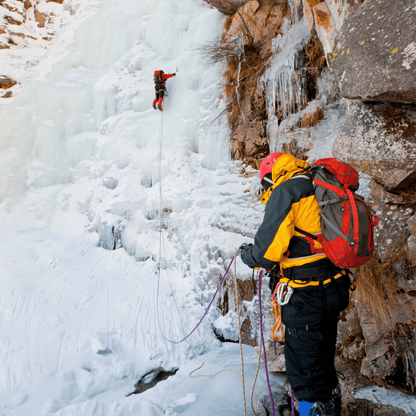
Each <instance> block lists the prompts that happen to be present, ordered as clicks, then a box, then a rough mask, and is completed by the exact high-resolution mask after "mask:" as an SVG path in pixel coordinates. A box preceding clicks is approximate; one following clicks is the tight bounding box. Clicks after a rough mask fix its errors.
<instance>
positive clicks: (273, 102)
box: [206, 0, 416, 415]
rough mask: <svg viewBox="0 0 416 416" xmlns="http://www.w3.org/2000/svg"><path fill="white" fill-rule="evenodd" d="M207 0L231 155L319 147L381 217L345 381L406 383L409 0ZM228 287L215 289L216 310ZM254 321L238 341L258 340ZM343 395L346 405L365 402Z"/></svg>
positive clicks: (410, 280) (350, 333) (414, 62)
mask: <svg viewBox="0 0 416 416" xmlns="http://www.w3.org/2000/svg"><path fill="white" fill-rule="evenodd" d="M206 1H207V2H208V3H209V4H210V5H211V6H212V7H216V8H218V10H220V11H221V12H223V13H224V14H226V15H227V16H228V17H227V19H226V23H225V25H224V29H223V36H222V39H221V40H218V41H217V42H218V43H219V44H221V47H223V48H224V51H225V50H226V53H224V54H223V55H222V56H221V57H218V60H219V59H222V60H223V61H224V63H225V64H226V66H225V67H226V70H225V72H224V95H225V97H226V99H227V103H228V107H227V111H228V112H227V116H228V123H229V126H230V128H231V132H232V134H231V141H232V157H233V158H235V159H240V160H242V161H244V162H245V163H246V164H247V165H251V166H252V167H255V168H256V167H257V168H258V166H259V163H260V160H261V158H263V157H264V156H265V155H266V154H267V153H269V152H270V151H283V152H289V153H293V154H295V156H297V157H299V158H303V159H309V160H313V159H314V156H315V153H316V152H317V150H316V149H319V152H320V154H321V155H322V154H324V155H325V156H335V157H337V158H339V159H341V160H343V161H345V162H347V163H349V164H351V165H352V166H354V167H355V168H356V169H357V170H358V171H359V172H360V175H361V179H362V184H363V185H362V188H363V194H364V196H365V197H366V198H367V200H368V202H369V203H370V204H371V205H372V206H373V208H374V209H375V211H376V213H377V215H378V216H379V218H380V224H379V226H378V227H377V228H376V235H375V239H376V244H377V254H376V256H375V257H374V259H373V260H372V261H371V262H370V264H367V265H365V266H363V267H361V268H360V269H358V270H356V271H355V272H356V275H357V279H358V282H359V283H358V290H357V292H356V293H355V294H354V295H353V299H352V301H351V304H350V307H349V308H348V310H347V311H346V313H344V314H343V316H342V319H341V322H340V325H339V329H340V331H339V341H338V357H337V360H338V362H337V365H338V366H339V368H340V369H342V370H343V371H344V372H345V373H346V375H347V376H348V377H347V380H346V381H345V382H343V383H344V393H346V394H347V396H348V394H349V393H352V391H353V390H354V389H355V388H356V387H357V386H363V385H367V384H369V383H371V384H374V385H381V386H386V387H389V388H390V387H394V388H396V389H402V390H405V391H408V392H410V393H414V392H415V387H416V386H415V377H416V360H415V349H416V319H415V316H416V315H415V311H416V215H415V211H416V209H415V208H416V107H415V106H416V89H415V88H416V37H415V33H416V32H415V28H416V3H415V2H414V0H398V1H396V2H390V1H388V0H366V1H362V0H338V1H337V0H325V1H323V0H303V1H302V0H297V1H294V0H274V1H273V0H269V1H266V0H263V1H261V0H250V1H217V0H206ZM321 141H323V143H324V144H323V143H321ZM246 282H247V281H246ZM243 283H244V282H242V288H243V287H244V284H243ZM246 286H247V288H248V287H249V286H250V284H249V283H248V282H247V283H246ZM250 287H251V286H250ZM243 292H244V290H243ZM246 292H247V294H248V293H249V292H250V289H247V291H246ZM244 293H245V292H244ZM233 296H234V295H233V290H232V288H230V289H229V290H228V291H227V290H225V292H224V293H223V296H222V301H221V306H222V309H223V311H224V312H227V308H230V309H232V307H231V306H230V305H231V304H232V302H230V301H229V299H231V298H233ZM251 296H252V295H251ZM266 296H267V293H266ZM249 297H250V296H248V297H247V296H246V297H245V298H244V299H245V300H247V299H248V298H249ZM224 299H227V305H228V306H227V305H225V303H224ZM247 319H250V322H251V323H252V324H253V323H254V324H255V321H256V319H257V318H256V317H254V316H250V317H248V318H247ZM269 324H270V323H269ZM248 326H250V325H248ZM251 327H252V330H251V331H249V330H247V328H246V331H245V337H246V342H248V343H251V344H255V343H256V340H255V336H256V334H255V332H256V331H255V330H253V325H251ZM253 331H254V332H253ZM272 355H273V354H272ZM273 358H274V355H273ZM345 383H347V384H345ZM354 386H355V387H354ZM351 400H352V399H351ZM351 403H352V402H350V404H349V405H348V406H349V407H348V406H347V405H346V406H345V408H344V414H348V415H349V414H351V415H352V414H364V413H359V412H358V413H357V410H351V409H353V408H354V406H356V407H355V409H357V406H358V407H360V406H361V405H358V404H357V405H353V404H351ZM348 409H349V410H348ZM370 410H371V409H370ZM370 410H368V409H367V410H365V411H366V412H368V413H365V414H380V415H381V414H393V413H391V412H392V409H390V410H380V409H378V410H377V411H376V410H375V409H373V410H371V411H372V412H374V413H370ZM354 412H355V413H354ZM363 412H364V410H363ZM398 414H399V413H398ZM403 414H404V413H403Z"/></svg>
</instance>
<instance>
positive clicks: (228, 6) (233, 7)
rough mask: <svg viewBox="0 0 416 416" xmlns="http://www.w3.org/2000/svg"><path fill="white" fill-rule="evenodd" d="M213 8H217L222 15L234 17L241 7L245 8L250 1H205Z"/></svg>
mask: <svg viewBox="0 0 416 416" xmlns="http://www.w3.org/2000/svg"><path fill="white" fill-rule="evenodd" d="M204 1H205V2H207V3H208V4H209V5H211V6H212V7H215V8H216V9H217V10H219V11H220V12H221V13H224V14H228V15H232V14H234V13H235V12H236V11H237V10H238V8H239V7H240V6H243V5H244V4H245V3H247V1H248V0H234V1H224V0H204Z"/></svg>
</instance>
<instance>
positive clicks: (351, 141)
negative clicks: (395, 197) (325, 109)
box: [332, 101, 416, 191]
mask: <svg viewBox="0 0 416 416" xmlns="http://www.w3.org/2000/svg"><path fill="white" fill-rule="evenodd" d="M332 151H333V154H334V156H335V157H337V158H339V159H342V160H344V161H346V162H348V163H350V164H351V165H352V166H354V167H355V168H356V169H358V170H359V171H361V172H364V173H366V174H367V175H369V176H371V177H372V178H373V179H374V180H375V181H376V182H378V183H380V184H381V185H383V186H385V187H386V188H387V189H389V190H391V191H395V190H396V191H397V190H399V189H403V190H407V191H410V190H412V187H413V188H415V187H416V182H415V179H416V112H415V109H414V107H412V106H397V105H396V106H395V105H391V104H388V103H386V104H365V103H361V102H359V101H357V102H355V101H351V102H350V104H349V111H348V117H347V120H346V122H345V124H344V125H343V127H342V129H341V131H340V133H339V136H338V138H337V141H336V143H335V144H334V147H333V150H332ZM414 190H415V191H416V189H414Z"/></svg>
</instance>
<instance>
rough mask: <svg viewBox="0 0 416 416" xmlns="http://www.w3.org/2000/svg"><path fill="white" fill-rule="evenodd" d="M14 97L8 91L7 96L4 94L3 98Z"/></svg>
mask: <svg viewBox="0 0 416 416" xmlns="http://www.w3.org/2000/svg"><path fill="white" fill-rule="evenodd" d="M12 96H13V94H12V92H11V91H7V92H6V94H4V95H2V96H1V98H10V97H12Z"/></svg>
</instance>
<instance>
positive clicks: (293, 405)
mask: <svg viewBox="0 0 416 416" xmlns="http://www.w3.org/2000/svg"><path fill="white" fill-rule="evenodd" d="M290 393H291V396H292V397H291V400H290V402H291V404H292V416H295V400H294V399H293V390H292V389H290Z"/></svg>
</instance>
